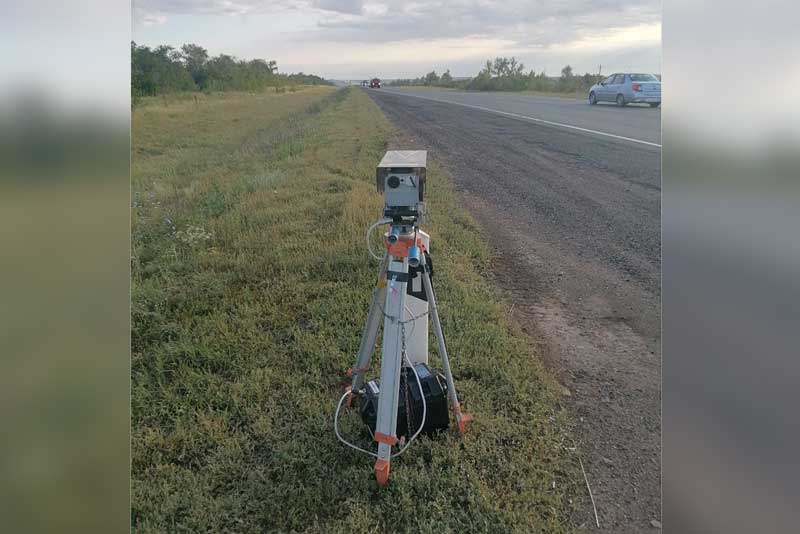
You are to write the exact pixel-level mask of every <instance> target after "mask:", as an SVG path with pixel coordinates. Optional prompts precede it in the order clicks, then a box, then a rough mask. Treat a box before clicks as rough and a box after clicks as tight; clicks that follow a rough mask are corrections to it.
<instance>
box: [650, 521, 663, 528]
mask: <svg viewBox="0 0 800 534" xmlns="http://www.w3.org/2000/svg"><path fill="white" fill-rule="evenodd" d="M650 526H651V527H653V528H661V521H659V520H657V519H653V520H652V521H650Z"/></svg>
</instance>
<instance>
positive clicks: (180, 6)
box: [133, 0, 352, 26]
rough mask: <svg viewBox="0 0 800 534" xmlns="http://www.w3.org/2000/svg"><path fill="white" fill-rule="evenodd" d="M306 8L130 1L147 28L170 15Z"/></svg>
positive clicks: (259, 1) (254, 2) (235, 1)
mask: <svg viewBox="0 0 800 534" xmlns="http://www.w3.org/2000/svg"><path fill="white" fill-rule="evenodd" d="M341 3H348V2H346V1H344V2H341ZM350 3H352V2H350ZM308 6H309V1H308V0H283V1H281V0H133V18H134V22H135V23H137V24H142V25H144V26H148V25H152V24H153V21H155V20H158V21H159V23H160V24H163V23H164V22H166V20H167V17H168V16H169V15H229V16H233V15H249V14H252V13H265V12H275V11H281V10H286V9H297V8H301V7H308Z"/></svg>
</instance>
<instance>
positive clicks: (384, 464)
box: [375, 458, 389, 487]
mask: <svg viewBox="0 0 800 534" xmlns="http://www.w3.org/2000/svg"><path fill="white" fill-rule="evenodd" d="M375 479H376V480H377V481H378V485H379V486H381V487H383V486H385V485H386V483H387V482H389V460H382V459H380V458H378V460H377V461H376V462H375Z"/></svg>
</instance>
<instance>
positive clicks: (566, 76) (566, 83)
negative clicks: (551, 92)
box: [558, 65, 576, 91]
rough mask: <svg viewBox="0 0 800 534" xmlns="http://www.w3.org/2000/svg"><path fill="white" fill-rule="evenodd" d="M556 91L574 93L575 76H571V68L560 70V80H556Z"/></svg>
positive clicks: (566, 67)
mask: <svg viewBox="0 0 800 534" xmlns="http://www.w3.org/2000/svg"><path fill="white" fill-rule="evenodd" d="M558 89H559V90H560V91H574V90H575V89H576V86H575V76H574V75H573V74H572V67H571V66H569V65H567V66H565V67H564V68H563V69H561V78H559V80H558Z"/></svg>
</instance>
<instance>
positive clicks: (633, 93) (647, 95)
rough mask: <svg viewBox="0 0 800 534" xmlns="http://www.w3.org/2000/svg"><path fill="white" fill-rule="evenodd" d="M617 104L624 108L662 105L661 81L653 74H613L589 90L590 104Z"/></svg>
mask: <svg viewBox="0 0 800 534" xmlns="http://www.w3.org/2000/svg"><path fill="white" fill-rule="evenodd" d="M598 102H616V103H617V105H618V106H624V105H626V104H631V103H634V102H641V103H645V104H650V107H651V108H657V107H658V106H660V105H661V81H659V79H658V78H656V77H655V76H653V75H652V74H635V73H631V74H623V73H617V74H612V75H611V76H609V77H608V78H606V79H605V80H603V81H602V82H600V83H598V84H595V85H593V86H592V88H591V89H589V103H590V104H592V105H594V104H597V103H598Z"/></svg>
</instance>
